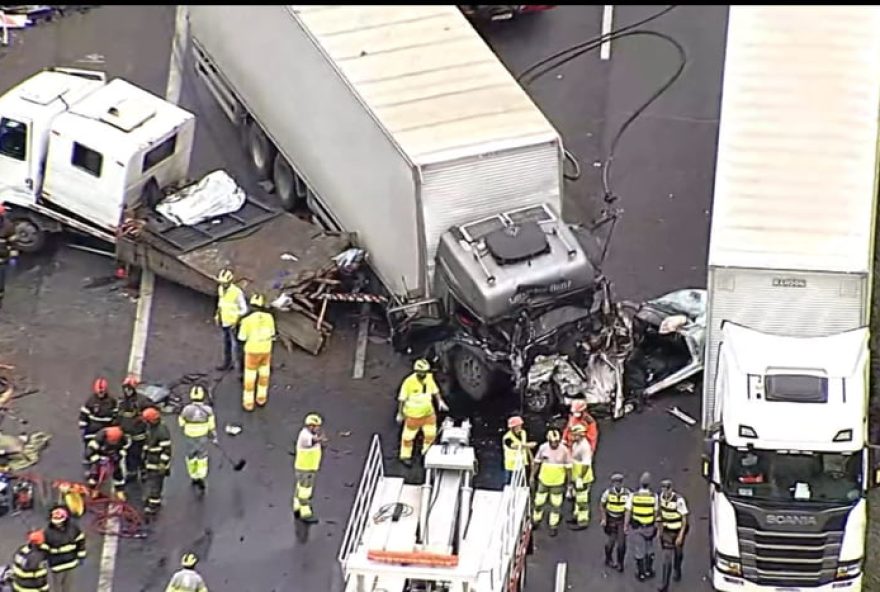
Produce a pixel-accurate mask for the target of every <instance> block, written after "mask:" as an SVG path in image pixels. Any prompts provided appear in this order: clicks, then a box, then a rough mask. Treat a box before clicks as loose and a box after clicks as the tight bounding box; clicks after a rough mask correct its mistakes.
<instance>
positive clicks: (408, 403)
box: [396, 359, 449, 466]
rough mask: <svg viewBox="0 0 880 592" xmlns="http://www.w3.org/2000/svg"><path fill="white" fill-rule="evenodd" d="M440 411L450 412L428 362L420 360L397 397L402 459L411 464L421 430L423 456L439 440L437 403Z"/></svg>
mask: <svg viewBox="0 0 880 592" xmlns="http://www.w3.org/2000/svg"><path fill="white" fill-rule="evenodd" d="M435 400H436V401H437V407H438V408H439V409H440V411H449V406H448V405H447V404H446V401H444V400H443V397H442V396H441V395H440V388H439V387H438V386H437V382H436V381H435V380H434V375H433V374H432V373H431V365H430V364H429V363H428V360H423V359H418V360H416V361H415V364H413V373H412V374H410V375H409V376H407V377H406V378H405V379H404V380H403V382H402V383H401V385H400V392H399V393H398V395H397V418H396V419H397V423H398V424H400V423H402V424H403V430H402V432H401V434H400V460H401V462H402V463H403V464H404V465H406V466H410V465H411V464H412V454H413V446H414V445H415V440H416V437H417V436H418V434H419V431H421V432H422V455H423V456H424V454H425V453H426V452H427V451H428V448H430V447H431V445H432V444H433V443H434V439H435V438H437V414H436V412H435V411H434V401H435Z"/></svg>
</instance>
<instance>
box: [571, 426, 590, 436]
mask: <svg viewBox="0 0 880 592" xmlns="http://www.w3.org/2000/svg"><path fill="white" fill-rule="evenodd" d="M571 433H572V434H574V435H578V434H586V433H587V428H586V427H584V426H583V425H582V424H576V425H573V426H571Z"/></svg>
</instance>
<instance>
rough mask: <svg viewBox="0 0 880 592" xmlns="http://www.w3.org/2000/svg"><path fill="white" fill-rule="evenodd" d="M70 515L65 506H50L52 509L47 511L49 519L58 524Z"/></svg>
mask: <svg viewBox="0 0 880 592" xmlns="http://www.w3.org/2000/svg"><path fill="white" fill-rule="evenodd" d="M69 517H70V512H68V511H67V508H61V507H58V508H52V511H51V512H49V520H50V521H51V522H52V524H60V523H62V522H64V521H65V520H67V519H68V518H69Z"/></svg>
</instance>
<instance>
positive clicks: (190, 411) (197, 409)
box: [177, 402, 217, 438]
mask: <svg viewBox="0 0 880 592" xmlns="http://www.w3.org/2000/svg"><path fill="white" fill-rule="evenodd" d="M177 421H178V423H179V424H180V427H181V428H182V429H183V435H184V436H186V437H187V438H204V437H205V436H207V435H208V434H210V433H211V432H213V431H214V430H216V429H217V424H216V420H215V419H214V410H213V409H211V406H210V405H206V404H204V403H199V402H195V403H190V404H189V405H187V406H186V407H184V408H183V410H182V411H181V412H180V416H179V417H178V418H177Z"/></svg>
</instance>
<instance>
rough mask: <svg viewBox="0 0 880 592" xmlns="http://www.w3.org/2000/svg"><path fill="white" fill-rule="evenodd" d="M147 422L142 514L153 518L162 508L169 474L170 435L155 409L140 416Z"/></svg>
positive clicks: (150, 408)
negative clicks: (164, 489) (166, 478)
mask: <svg viewBox="0 0 880 592" xmlns="http://www.w3.org/2000/svg"><path fill="white" fill-rule="evenodd" d="M141 415H142V416H143V418H144V421H145V422H147V439H146V441H145V442H144V494H145V497H146V500H145V502H144V514H146V515H147V516H148V517H150V518H152V517H154V516H155V515H156V514H157V513H158V512H159V509H160V508H161V507H162V490H163V488H164V486H165V477H167V476H169V475H170V474H171V433H170V432H169V431H168V428H167V427H166V426H165V423H164V422H163V421H162V414H161V413H159V410H158V409H156V408H155V407H147V408H146V409H144V412H143V413H142V414H141Z"/></svg>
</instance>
